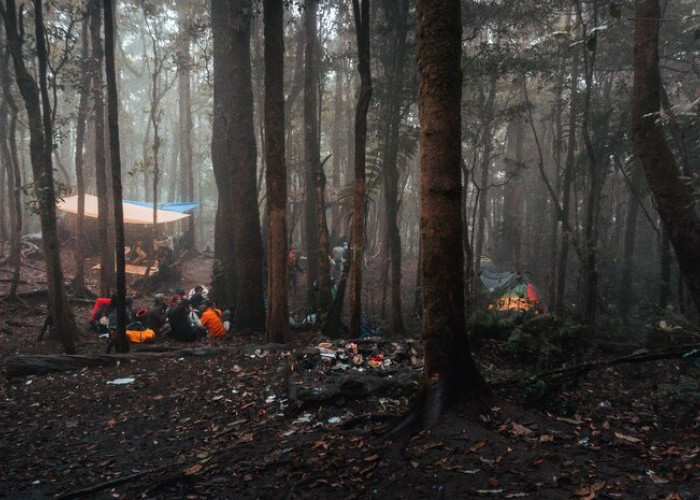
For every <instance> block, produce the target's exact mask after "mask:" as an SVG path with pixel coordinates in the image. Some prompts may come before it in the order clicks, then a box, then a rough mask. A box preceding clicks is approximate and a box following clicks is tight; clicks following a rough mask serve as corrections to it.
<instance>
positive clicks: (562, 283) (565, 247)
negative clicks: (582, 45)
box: [554, 57, 579, 316]
mask: <svg viewBox="0 0 700 500" xmlns="http://www.w3.org/2000/svg"><path fill="white" fill-rule="evenodd" d="M572 66H573V69H572V78H571V81H573V82H576V81H578V76H579V68H578V58H575V57H574V58H572ZM577 113H578V95H577V92H576V85H572V86H571V96H570V98H569V124H568V130H569V136H568V140H567V146H566V160H565V163H564V175H563V180H562V187H561V190H562V194H561V208H562V218H563V219H564V220H562V229H561V241H560V247H559V259H558V261H557V286H556V295H555V300H554V310H555V311H556V313H557V314H558V315H560V316H561V315H562V314H563V313H564V307H565V303H564V296H565V292H566V275H567V267H568V263H569V246H570V245H571V237H572V235H571V233H570V231H569V230H568V229H567V227H569V226H570V224H569V223H568V219H569V216H570V212H571V185H572V183H573V179H574V167H575V166H576V165H575V163H576V148H577V144H576V125H577V123H578V121H577V119H576V117H577Z"/></svg>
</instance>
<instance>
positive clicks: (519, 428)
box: [511, 422, 534, 436]
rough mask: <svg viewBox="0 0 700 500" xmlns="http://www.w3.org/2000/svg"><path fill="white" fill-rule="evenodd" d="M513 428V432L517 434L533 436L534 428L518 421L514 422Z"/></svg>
mask: <svg viewBox="0 0 700 500" xmlns="http://www.w3.org/2000/svg"><path fill="white" fill-rule="evenodd" d="M511 428H512V429H513V434H514V435H516V436H531V435H532V434H533V433H534V431H533V430H532V429H530V428H528V427H525V426H524V425H522V424H519V423H517V422H513V423H512V424H511Z"/></svg>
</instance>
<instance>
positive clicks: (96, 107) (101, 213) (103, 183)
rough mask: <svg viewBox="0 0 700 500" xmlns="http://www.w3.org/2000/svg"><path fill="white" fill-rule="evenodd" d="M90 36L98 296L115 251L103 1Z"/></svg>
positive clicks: (96, 5) (96, 6)
mask: <svg viewBox="0 0 700 500" xmlns="http://www.w3.org/2000/svg"><path fill="white" fill-rule="evenodd" d="M90 9H91V13H92V15H91V16H90V40H91V44H92V57H91V64H92V81H93V87H92V104H93V121H94V128H95V180H96V183H97V200H98V221H97V227H98V229H97V231H98V240H99V244H100V296H102V297H109V296H110V294H111V289H112V281H113V280H114V252H113V251H112V247H111V246H110V244H109V222H110V220H109V201H108V199H107V196H108V192H107V154H106V152H105V105H104V88H103V87H104V78H103V69H102V68H103V64H104V48H103V46H102V36H101V30H102V5H101V2H100V0H91V6H90Z"/></svg>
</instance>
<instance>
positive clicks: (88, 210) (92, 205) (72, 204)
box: [56, 194, 190, 225]
mask: <svg viewBox="0 0 700 500" xmlns="http://www.w3.org/2000/svg"><path fill="white" fill-rule="evenodd" d="M56 208H58V209H59V210H60V211H62V212H66V213H69V214H77V213H78V195H75V196H68V197H66V198H65V199H63V200H61V201H60V202H58V204H57V205H56ZM122 208H123V210H124V224H142V225H144V224H153V204H152V203H151V204H150V207H149V206H143V205H141V204H135V203H134V202H127V201H124V202H122ZM98 213H99V209H98V205H97V196H93V195H90V194H86V195H85V217H90V218H97V214H98ZM156 215H157V217H156V220H157V222H158V224H165V223H167V222H175V221H178V220H181V219H184V218H186V217H189V216H190V214H188V213H181V212H176V211H169V210H162V209H159V210H157V213H156Z"/></svg>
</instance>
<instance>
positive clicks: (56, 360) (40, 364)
mask: <svg viewBox="0 0 700 500" xmlns="http://www.w3.org/2000/svg"><path fill="white" fill-rule="evenodd" d="M234 350H235V349H231V348H225V347H219V348H212V347H197V348H194V349H179V350H175V351H167V352H133V353H126V354H73V355H71V354H53V355H18V356H10V357H9V358H7V359H6V360H5V376H6V377H7V378H8V379H10V378H13V377H23V376H27V375H43V374H45V373H53V372H64V371H72V370H80V369H83V368H91V367H101V366H115V365H117V364H119V363H122V362H126V361H130V362H131V361H133V362H137V361H152V360H158V359H167V358H180V357H193V356H195V357H199V356H201V357H213V356H219V355H222V354H226V353H230V352H233V351H234Z"/></svg>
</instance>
